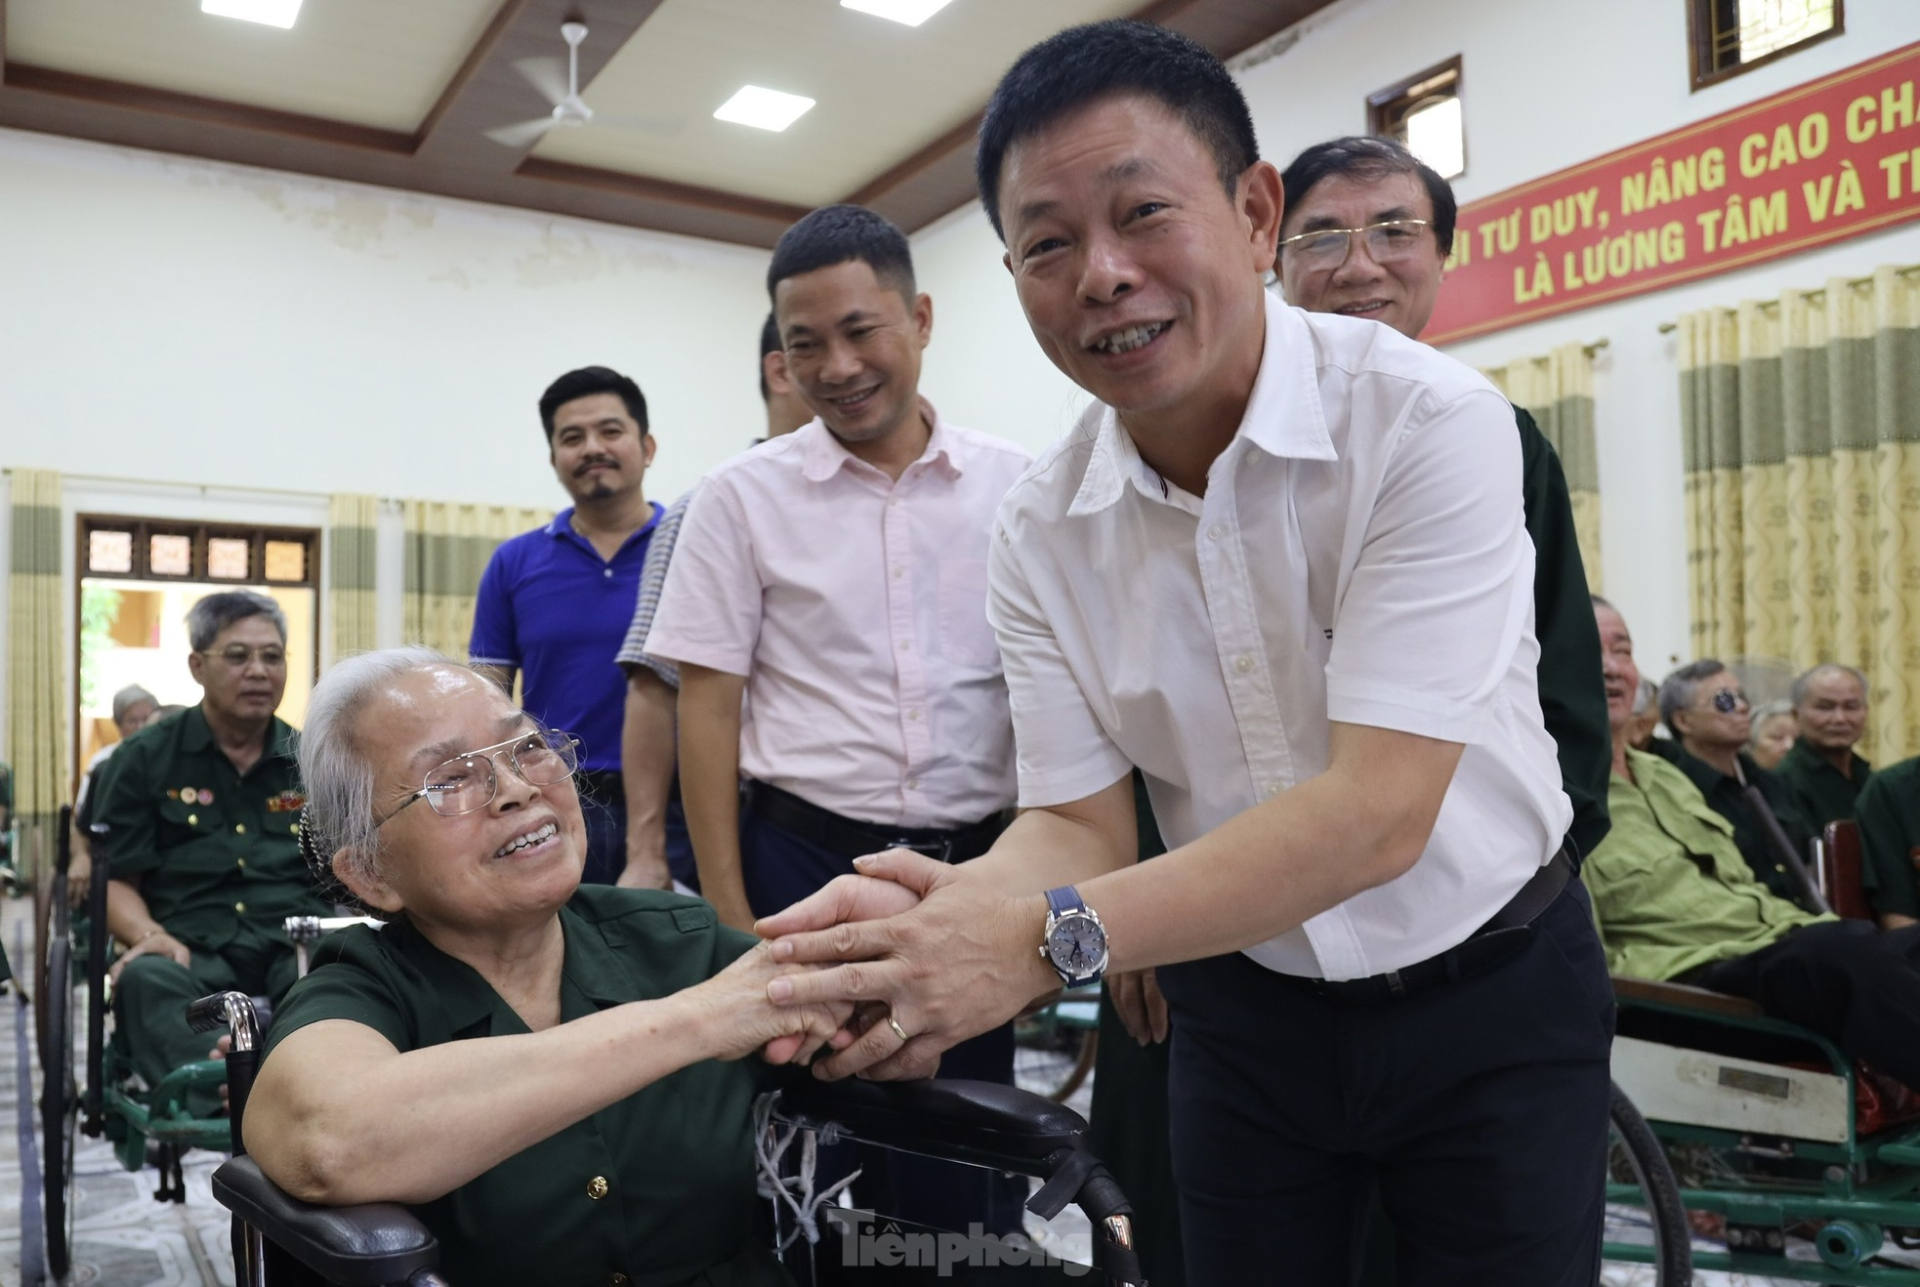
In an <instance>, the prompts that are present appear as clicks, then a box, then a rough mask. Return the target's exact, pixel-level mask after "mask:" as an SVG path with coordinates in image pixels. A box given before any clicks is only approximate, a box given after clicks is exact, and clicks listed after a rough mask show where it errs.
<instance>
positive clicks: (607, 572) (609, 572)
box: [600, 568, 613, 576]
mask: <svg viewBox="0 0 1920 1287" xmlns="http://www.w3.org/2000/svg"><path fill="white" fill-rule="evenodd" d="M600 575H601V576H612V575H613V569H612V568H607V569H605V570H603V571H602V572H601V573H600Z"/></svg>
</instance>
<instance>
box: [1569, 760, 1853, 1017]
mask: <svg viewBox="0 0 1920 1287" xmlns="http://www.w3.org/2000/svg"><path fill="white" fill-rule="evenodd" d="M1627 765H1628V767H1629V768H1630V769H1631V770H1632V772H1633V779H1634V780H1633V781H1631V782H1629V781H1627V779H1625V778H1623V777H1620V776H1618V775H1617V774H1616V775H1615V776H1614V778H1613V781H1612V784H1611V787H1610V789H1609V791H1608V793H1607V804H1608V812H1609V813H1610V814H1611V815H1612V818H1613V829H1612V830H1611V831H1609V832H1608V833H1607V838H1606V840H1605V841H1604V842H1602V843H1601V845H1600V847H1599V848H1598V849H1596V850H1594V851H1593V856H1592V857H1590V858H1588V859H1587V865H1586V867H1585V869H1584V870H1583V871H1582V872H1581V878H1582V879H1583V880H1585V881H1586V883H1587V890H1588V892H1589V893H1590V894H1592V895H1593V911H1594V919H1595V920H1597V921H1598V922H1599V923H1600V938H1601V941H1602V942H1603V943H1604V944H1605V946H1606V949H1607V969H1608V970H1610V971H1611V972H1613V973H1614V974H1626V975H1631V976H1633V977H1634V978H1641V979H1656V980H1658V979H1671V978H1675V977H1677V976H1678V975H1681V974H1685V973H1686V972H1687V971H1688V970H1691V969H1693V968H1695V967H1696V966H1701V965H1707V964H1710V963H1712V962H1714V961H1726V960H1731V959H1732V958H1734V957H1736V956H1745V955H1746V954H1747V953H1749V952H1757V951H1759V950H1760V949H1761V948H1763V947H1766V946H1767V945H1769V944H1770V943H1772V942H1774V941H1775V940H1776V939H1778V938H1779V937H1780V936H1781V935H1782V934H1785V933H1786V932H1787V931H1788V930H1791V929H1796V928H1798V927H1799V926H1802V925H1812V924H1814V923H1815V922H1816V921H1830V920H1832V919H1833V917H1831V916H1815V915H1812V914H1811V913H1808V912H1804V911H1802V910H1800V909H1799V908H1798V907H1795V906H1794V905H1793V904H1792V903H1789V902H1788V901H1786V900H1785V899H1784V898H1776V897H1774V896H1773V895H1772V894H1771V893H1769V892H1768V891H1767V888H1766V886H1764V885H1762V884H1760V883H1759V882H1758V881H1756V880H1755V879H1754V878H1753V873H1752V872H1751V871H1750V870H1748V868H1747V864H1746V863H1745V862H1743V861H1741V858H1740V850H1739V849H1738V848H1737V847H1736V846H1735V845H1734V843H1733V824H1732V823H1730V822H1728V821H1727V820H1726V819H1725V818H1723V817H1721V816H1720V815H1719V814H1717V813H1715V812H1714V811H1713V810H1712V809H1710V808H1708V807H1707V802H1706V800H1704V799H1703V798H1701V795H1700V792H1699V791H1698V790H1696V789H1695V788H1694V785H1693V783H1691V782H1689V781H1688V780H1687V775H1686V774H1684V773H1682V772H1681V771H1680V770H1679V769H1676V768H1674V767H1673V766H1672V765H1671V764H1668V763H1667V762H1666V761H1665V760H1662V759H1660V758H1659V757H1658V756H1653V755H1648V754H1646V753H1645V752H1642V751H1633V750H1629V751H1628V752H1627Z"/></svg>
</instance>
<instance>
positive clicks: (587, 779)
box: [579, 769, 627, 885]
mask: <svg viewBox="0 0 1920 1287" xmlns="http://www.w3.org/2000/svg"><path fill="white" fill-rule="evenodd" d="M579 786H580V814H581V816H582V817H583V818H584V819H585V820H586V824H587V866H586V870H584V871H582V872H581V873H580V883H581V884H583V885H611V884H613V883H614V882H615V881H616V880H619V879H620V873H621V872H623V871H625V870H626V869H627V791H626V787H625V786H624V785H623V784H622V782H621V780H620V774H619V773H618V772H603V771H600V770H594V771H592V772H589V771H587V770H586V769H582V770H580V777H579Z"/></svg>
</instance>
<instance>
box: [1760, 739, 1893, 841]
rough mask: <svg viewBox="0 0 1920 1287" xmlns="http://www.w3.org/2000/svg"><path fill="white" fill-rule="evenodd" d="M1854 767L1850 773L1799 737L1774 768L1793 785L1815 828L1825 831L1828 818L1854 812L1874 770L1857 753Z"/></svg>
mask: <svg viewBox="0 0 1920 1287" xmlns="http://www.w3.org/2000/svg"><path fill="white" fill-rule="evenodd" d="M1851 767H1852V769H1853V771H1852V772H1851V773H1842V772H1841V771H1840V770H1839V769H1836V768H1834V767H1833V763H1832V761H1830V760H1828V759H1827V757H1826V756H1824V755H1822V754H1820V752H1818V751H1816V750H1814V749H1813V748H1812V747H1811V746H1808V745H1807V743H1806V740H1805V739H1804V738H1800V739H1796V740H1795V741H1794V744H1793V745H1792V746H1791V747H1789V748H1788V749H1787V753H1786V755H1785V756H1783V757H1782V758H1781V760H1780V763H1779V765H1778V767H1776V768H1775V769H1774V772H1776V773H1778V774H1779V775H1780V776H1781V777H1782V778H1783V779H1785V781H1786V784H1787V785H1788V786H1789V787H1791V788H1793V794H1794V797H1795V798H1796V799H1798V800H1799V801H1800V808H1801V810H1802V811H1803V812H1805V813H1806V815H1807V817H1808V818H1809V819H1810V820H1811V821H1812V823H1813V825H1814V828H1815V830H1817V831H1825V830H1826V829H1827V824H1828V823H1829V822H1839V821H1841V820H1843V819H1846V818H1851V817H1852V816H1853V806H1854V801H1856V800H1858V799H1859V798H1860V789H1861V788H1862V787H1864V786H1866V784H1867V777H1868V775H1869V774H1871V773H1872V772H1873V766H1872V765H1871V764H1868V763H1867V762H1866V761H1865V760H1863V759H1861V758H1860V756H1859V755H1858V754H1855V755H1854V757H1853V759H1852V762H1851Z"/></svg>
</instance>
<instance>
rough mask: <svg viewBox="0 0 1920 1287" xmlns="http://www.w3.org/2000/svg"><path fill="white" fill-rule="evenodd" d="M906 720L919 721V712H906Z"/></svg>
mask: <svg viewBox="0 0 1920 1287" xmlns="http://www.w3.org/2000/svg"><path fill="white" fill-rule="evenodd" d="M907 718H908V719H910V720H917V719H919V718H920V712H919V711H908V712H907Z"/></svg>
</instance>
